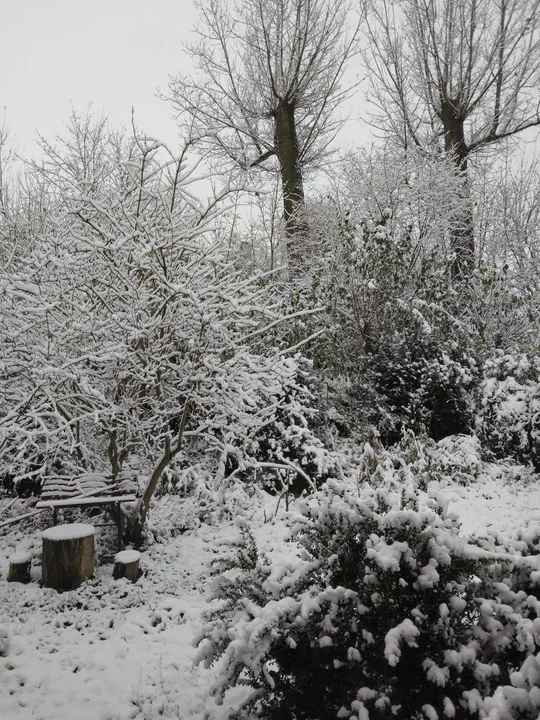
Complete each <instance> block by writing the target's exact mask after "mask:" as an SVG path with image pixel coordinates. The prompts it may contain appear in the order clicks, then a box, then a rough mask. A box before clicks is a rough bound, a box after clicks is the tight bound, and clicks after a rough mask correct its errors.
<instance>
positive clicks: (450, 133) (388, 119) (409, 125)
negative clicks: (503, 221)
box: [366, 0, 540, 276]
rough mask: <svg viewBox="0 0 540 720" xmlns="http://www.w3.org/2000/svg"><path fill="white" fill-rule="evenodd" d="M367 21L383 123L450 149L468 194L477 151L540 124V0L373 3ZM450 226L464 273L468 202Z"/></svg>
mask: <svg viewBox="0 0 540 720" xmlns="http://www.w3.org/2000/svg"><path fill="white" fill-rule="evenodd" d="M366 27H367V37H368V39H369V41H370V42H369V51H368V64H369V68H370V78H371V81H372V85H373V90H374V92H373V97H372V99H373V102H374V103H375V105H376V106H377V108H378V112H377V115H378V119H379V122H380V123H381V126H382V127H383V128H384V130H385V131H386V132H387V133H389V134H392V135H394V136H395V137H397V138H399V140H400V141H401V142H402V143H403V145H404V146H405V147H408V146H410V145H411V144H414V145H417V146H420V147H422V148H425V149H434V148H435V149H437V150H442V151H443V152H444V153H445V154H446V155H448V156H450V157H451V158H452V159H453V161H454V164H455V168H456V172H457V173H458V174H459V175H460V176H461V178H462V180H463V183H462V191H461V192H462V195H463V197H464V198H465V199H467V198H468V196H469V193H470V189H469V183H468V175H467V171H468V161H469V158H470V156H471V155H473V154H474V153H476V152H478V151H481V150H483V149H485V148H486V147H488V146H490V145H492V144H494V143H498V142H500V141H502V140H504V139H506V138H509V137H512V136H514V135H516V134H517V133H520V132H521V131H523V130H525V129H527V128H531V127H535V126H538V125H540V114H539V98H540V95H539V92H538V82H539V79H540V0H394V1H392V0H372V2H371V4H370V13H369V19H368V22H367V24H366ZM453 225H454V226H453V228H452V244H453V249H454V253H455V258H456V260H455V267H454V272H455V274H456V275H458V276H460V275H463V274H466V273H467V272H468V270H470V268H471V267H472V266H473V263H474V224H473V213H472V204H471V203H470V202H469V203H467V205H466V206H465V210H463V211H461V212H460V213H459V215H458V216H457V217H456V218H455V222H454V224H453Z"/></svg>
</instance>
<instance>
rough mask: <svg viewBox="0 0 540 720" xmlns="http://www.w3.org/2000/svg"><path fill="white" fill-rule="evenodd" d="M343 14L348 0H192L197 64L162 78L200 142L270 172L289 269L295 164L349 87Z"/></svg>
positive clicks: (296, 247)
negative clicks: (277, 188)
mask: <svg viewBox="0 0 540 720" xmlns="http://www.w3.org/2000/svg"><path fill="white" fill-rule="evenodd" d="M352 12H353V11H352V3H351V2H350V0H335V1H334V2H331V3H330V2H328V0H241V2H240V3H239V4H238V5H237V6H236V7H235V9H234V10H233V11H230V10H229V6H228V4H227V3H226V2H225V0H201V2H200V3H199V13H200V18H201V24H200V26H199V28H198V31H197V32H198V36H199V39H198V41H197V42H196V43H194V44H193V45H191V46H190V48H189V50H190V53H191V55H192V57H193V59H194V63H195V67H196V69H197V71H198V72H197V73H196V74H195V76H194V77H186V76H178V77H176V78H174V79H172V80H171V83H170V89H171V93H172V99H173V101H174V103H175V105H176V106H177V107H178V109H179V110H180V111H181V112H183V113H187V114H189V115H190V116H191V122H192V127H195V128H196V130H197V131H198V133H199V136H200V138H201V139H202V140H205V141H209V142H210V143H211V144H212V145H213V147H214V148H219V149H220V150H221V151H222V155H223V154H224V156H225V157H226V158H227V159H228V160H229V161H232V162H233V163H234V164H235V165H236V166H239V167H241V168H244V169H250V168H254V167H260V168H264V169H271V170H278V171H279V173H280V176H281V184H282V191H283V210H284V216H285V225H286V234H287V238H288V252H289V263H290V265H291V267H292V268H293V270H294V268H295V267H296V268H298V267H299V266H301V264H302V263H301V261H300V256H301V254H302V242H301V239H302V235H303V234H304V233H305V220H304V218H303V212H302V211H303V209H304V169H305V168H306V167H309V166H313V165H314V163H317V162H320V160H321V158H322V156H323V155H324V153H325V151H327V149H328V146H329V144H330V143H331V141H332V140H333V139H334V137H335V135H336V133H337V131H338V129H339V127H340V125H341V121H340V119H339V118H338V117H337V116H336V109H337V107H338V106H339V104H340V103H341V102H342V100H343V99H344V98H345V97H346V96H347V95H348V94H349V92H350V91H351V86H350V85H349V86H343V84H342V81H343V75H344V71H345V69H346V66H347V62H348V60H350V58H351V57H352V56H353V55H354V54H355V52H356V50H357V39H358V32H359V18H358V17H357V18H356V19H355V22H354V23H353V24H352V26H350V21H351V17H352ZM275 159H277V161H278V162H277V163H276V162H275ZM272 160H274V162H273V163H272ZM276 165H277V167H276Z"/></svg>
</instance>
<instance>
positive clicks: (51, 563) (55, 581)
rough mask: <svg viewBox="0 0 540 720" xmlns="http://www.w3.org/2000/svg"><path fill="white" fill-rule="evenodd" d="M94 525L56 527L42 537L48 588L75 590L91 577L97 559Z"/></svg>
mask: <svg viewBox="0 0 540 720" xmlns="http://www.w3.org/2000/svg"><path fill="white" fill-rule="evenodd" d="M95 532H96V529H95V528H94V526H93V525H86V524H84V523H72V524H70V525H57V526H56V527H52V528H49V529H48V530H45V531H44V532H43V533H42V534H41V537H42V540H43V556H42V559H41V564H42V568H43V576H42V581H43V585H45V587H50V588H54V589H55V590H74V589H75V588H77V587H79V585H80V584H81V583H83V582H84V581H85V580H88V579H89V578H91V577H92V575H93V573H94V565H95V560H96V551H95V544H94V533H95Z"/></svg>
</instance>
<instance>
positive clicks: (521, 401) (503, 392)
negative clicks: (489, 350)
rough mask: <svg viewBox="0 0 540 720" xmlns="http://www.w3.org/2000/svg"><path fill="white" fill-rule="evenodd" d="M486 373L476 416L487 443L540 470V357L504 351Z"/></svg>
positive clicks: (496, 452) (501, 455) (498, 455)
mask: <svg viewBox="0 0 540 720" xmlns="http://www.w3.org/2000/svg"><path fill="white" fill-rule="evenodd" d="M484 374H485V379H484V381H483V382H482V384H481V386H480V392H479V402H478V415H477V419H476V430H477V433H478V436H479V438H480V440H481V441H482V444H483V446H484V447H485V448H486V449H487V450H488V451H489V452H491V453H492V454H493V455H494V456H495V457H496V458H507V457H512V458H514V459H515V460H517V461H518V462H521V463H527V462H530V463H532V465H533V466H534V468H535V470H537V471H538V472H540V360H539V359H538V358H536V357H535V358H533V359H532V360H529V359H528V358H527V356H525V355H512V354H503V353H500V354H499V355H498V356H496V357H495V358H493V359H492V360H490V361H488V362H486V363H485V372H484Z"/></svg>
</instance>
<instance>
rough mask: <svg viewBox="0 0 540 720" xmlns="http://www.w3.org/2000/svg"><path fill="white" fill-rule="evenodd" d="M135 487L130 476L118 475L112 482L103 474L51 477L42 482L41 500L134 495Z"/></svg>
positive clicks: (108, 476)
mask: <svg viewBox="0 0 540 720" xmlns="http://www.w3.org/2000/svg"><path fill="white" fill-rule="evenodd" d="M136 492H137V486H136V483H135V480H134V479H133V477H131V476H127V475H120V476H118V477H116V478H115V479H114V480H113V478H112V476H110V475H105V474H103V473H84V474H82V475H78V476H77V477H69V476H67V475H52V476H49V477H47V478H45V480H44V481H43V487H42V488H41V500H67V499H70V498H78V497H88V496H99V495H108V496H111V497H114V496H115V495H125V494H128V493H136Z"/></svg>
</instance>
